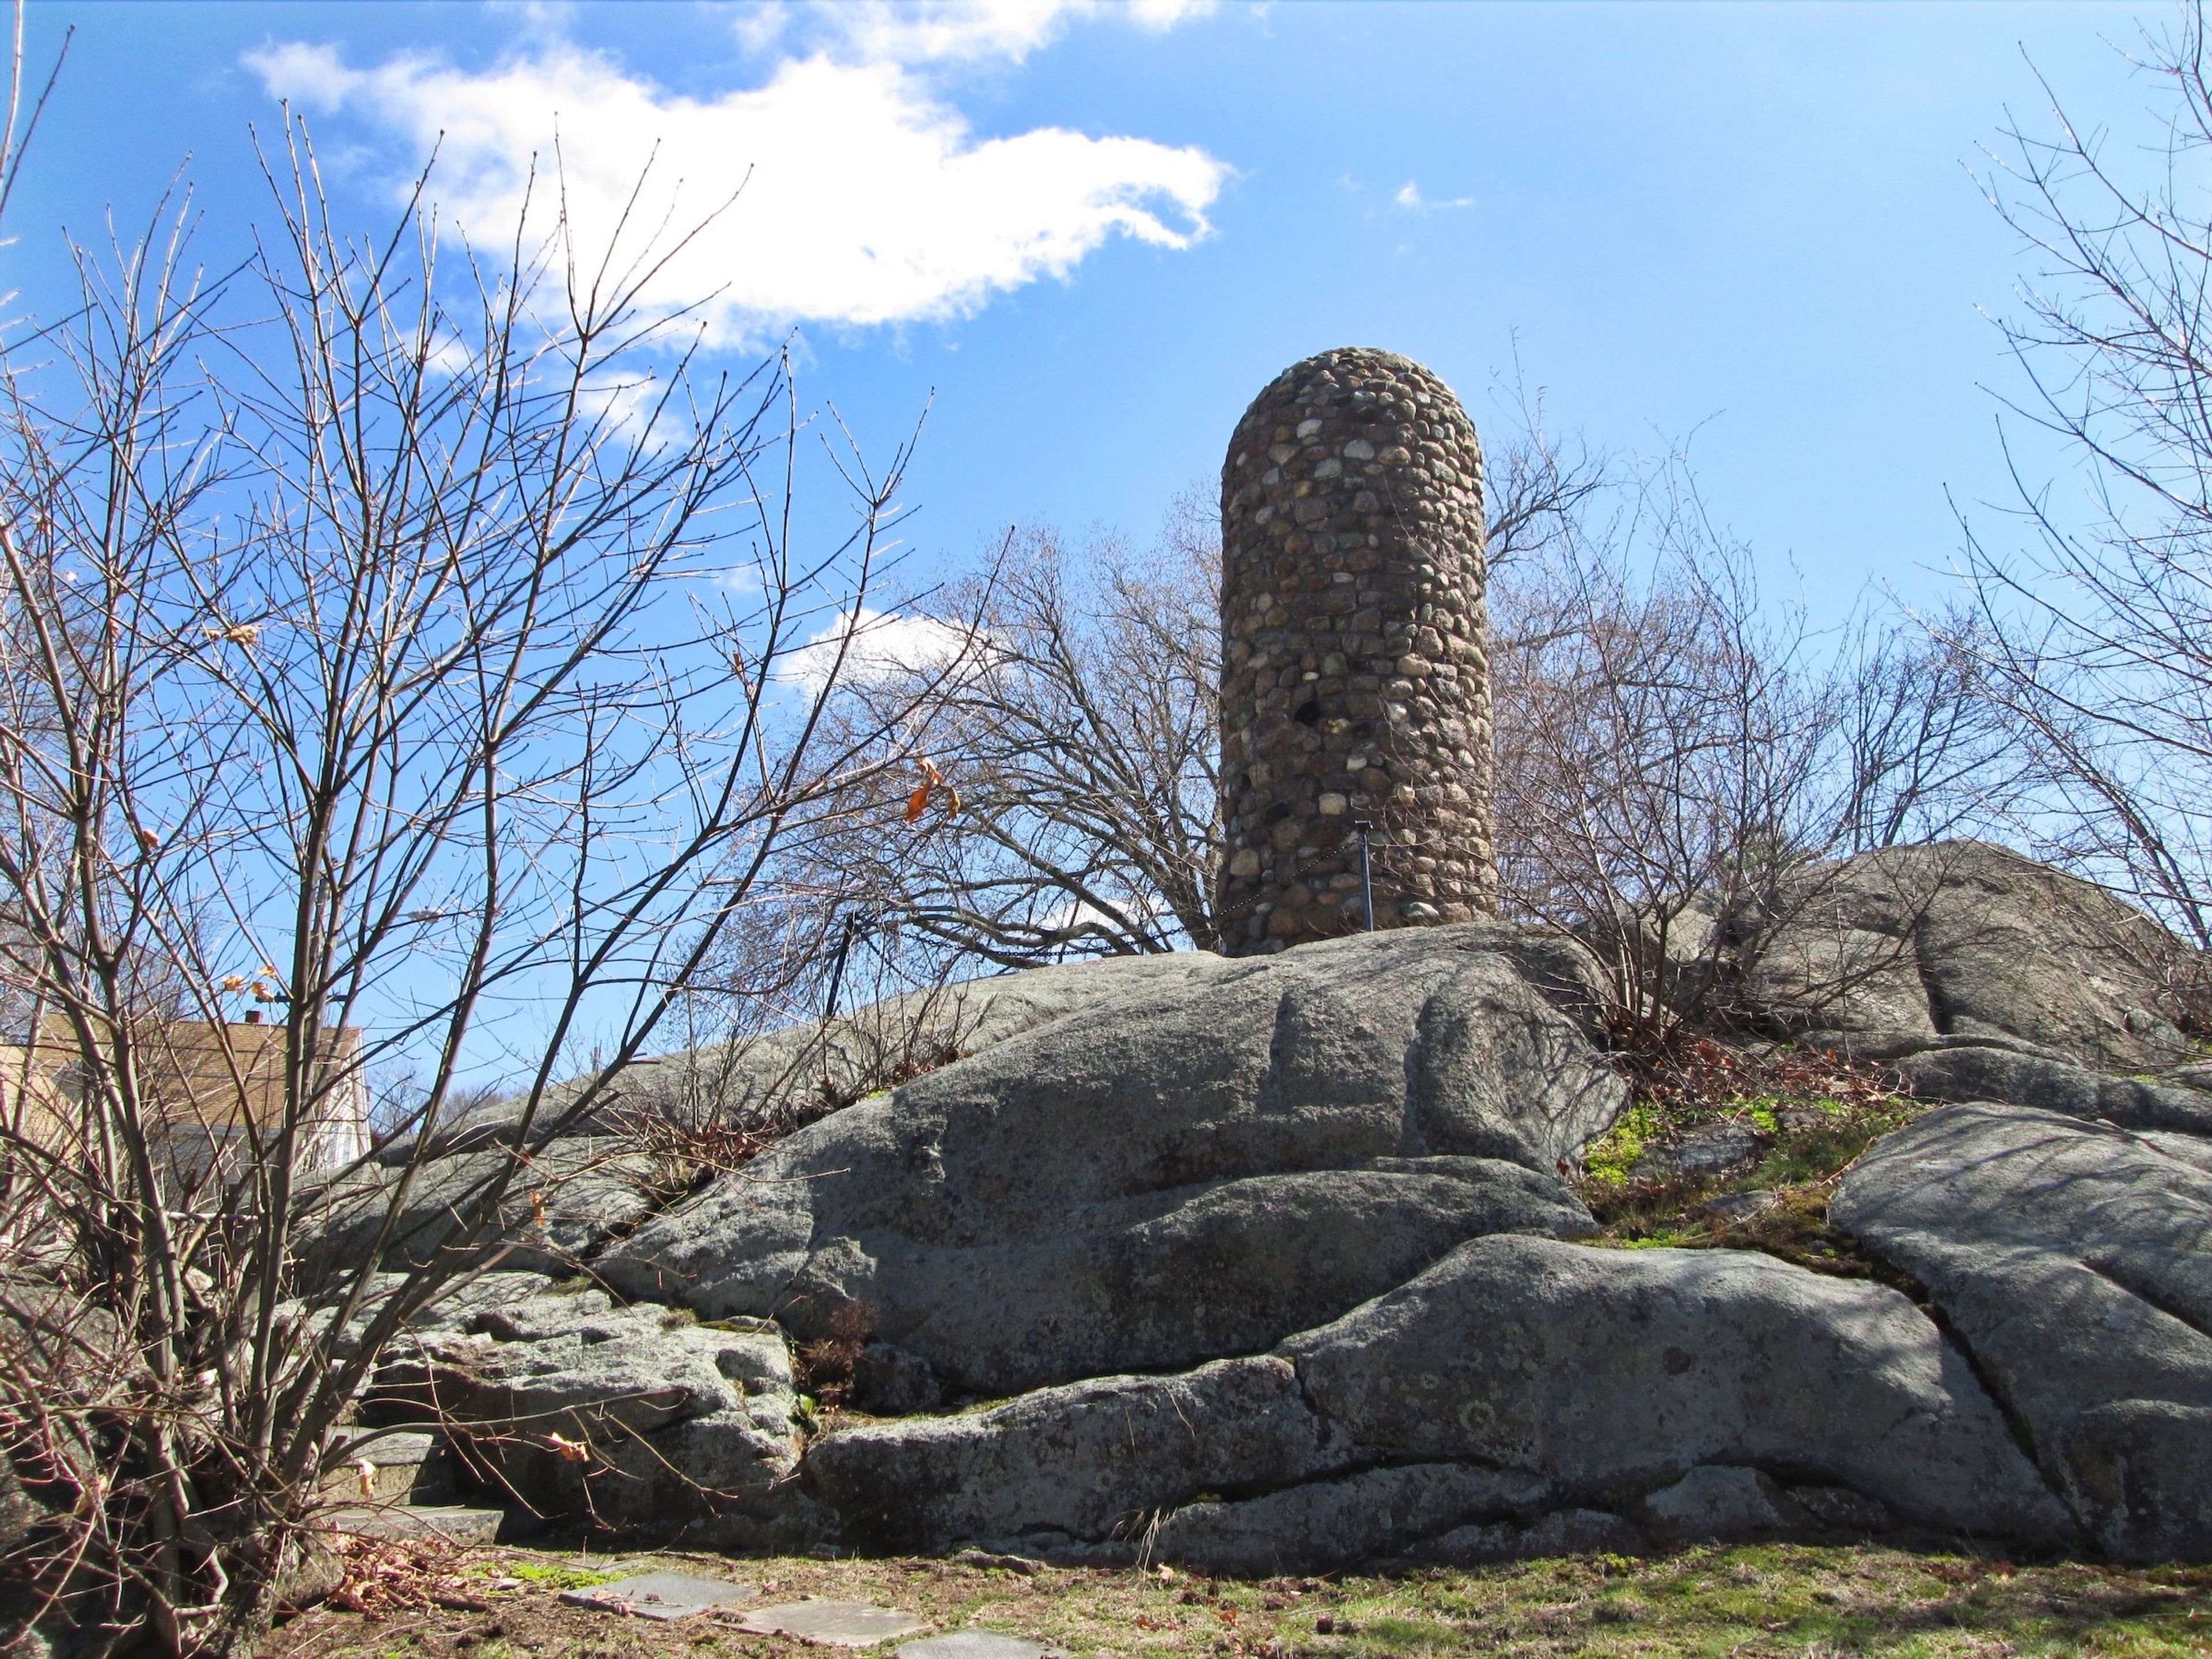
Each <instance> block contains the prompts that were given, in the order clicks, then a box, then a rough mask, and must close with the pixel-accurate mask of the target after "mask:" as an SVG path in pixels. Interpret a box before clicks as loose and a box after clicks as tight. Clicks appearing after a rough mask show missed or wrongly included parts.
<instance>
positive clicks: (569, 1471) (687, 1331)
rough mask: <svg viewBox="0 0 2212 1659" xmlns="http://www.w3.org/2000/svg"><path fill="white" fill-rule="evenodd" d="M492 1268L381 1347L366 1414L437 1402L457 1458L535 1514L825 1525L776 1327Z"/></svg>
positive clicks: (713, 1524)
mask: <svg viewBox="0 0 2212 1659" xmlns="http://www.w3.org/2000/svg"><path fill="white" fill-rule="evenodd" d="M487 1278H489V1279H492V1280H493V1281H494V1283H493V1284H492V1285H480V1286H478V1287H476V1288H475V1290H474V1291H473V1293H471V1294H467V1295H465V1296H464V1297H458V1298H455V1300H454V1301H453V1302H452V1303H449V1304H446V1305H444V1306H442V1307H441V1308H439V1309H438V1310H435V1312H434V1313H433V1314H432V1315H431V1316H429V1317H428V1319H427V1320H425V1321H424V1322H422V1323H421V1324H419V1325H418V1327H417V1328H416V1331H415V1332H414V1333H413V1334H411V1336H410V1339H408V1340H404V1341H403V1342H402V1343H401V1344H399V1345H398V1346H397V1347H396V1348H395V1349H394V1350H393V1351H392V1356H391V1358H388V1359H387V1360H386V1362H385V1364H383V1365H382V1366H381V1367H380V1370H379V1373H378V1376H377V1378H376V1384H375V1387H374V1390H373V1391H372V1394H371V1396H370V1400H369V1409H370V1411H371V1413H373V1414H381V1415H385V1416H393V1415H397V1416H399V1417H402V1418H404V1417H407V1416H411V1415H426V1416H435V1418H436V1419H438V1420H439V1421H440V1422H441V1424H442V1425H444V1428H445V1431H446V1433H447V1436H448V1437H449V1438H450V1439H451V1440H452V1441H453V1443H454V1444H455V1447H456V1449H457V1450H458V1451H459V1454H460V1456H461V1459H462V1462H463V1463H464V1464H465V1467H467V1468H469V1469H470V1470H471V1472H472V1473H473V1474H475V1475H476V1476H477V1478H478V1479H479V1480H482V1481H483V1482H484V1483H485V1484H486V1485H487V1486H489V1487H491V1488H492V1489H493V1491H494V1492H495V1494H497V1495H500V1496H501V1497H503V1498H507V1499H508V1500H510V1501H513V1502H515V1503H518V1504H521V1505H522V1506H524V1507H525V1508H526V1509H527V1510H530V1511H532V1512H533V1513H535V1514H537V1515H538V1516H546V1517H549V1518H552V1519H556V1520H562V1521H570V1522H578V1521H589V1522H594V1523H596V1524H599V1525H601V1526H605V1527H609V1528H617V1529H619V1530H623V1531H629V1532H650V1533H656V1534H661V1535H664V1536H666V1535H670V1534H681V1535H682V1536H683V1537H684V1539H685V1540H686V1541H690V1542H693V1543H697V1544H702V1545H722V1546H730V1547H793V1546H794V1545H798V1544H803V1543H805V1542H808V1541H811V1540H812V1539H813V1538H814V1537H816V1536H817V1535H818V1532H819V1529H820V1519H819V1517H818V1516H817V1514H816V1513H815V1511H814V1510H813V1506H812V1505H811V1504H810V1503H809V1502H807V1501H806V1500H805V1498H803V1497H802V1496H801V1495H800V1494H799V1492H798V1491H797V1489H796V1487H795V1486H794V1485H793V1480H792V1476H793V1472H794V1470H795V1469H796V1468H797V1466H798V1462H799V1454H800V1451H801V1448H802V1437H801V1434H800V1431H799V1423H798V1421H797V1416H796V1413H797V1410H798V1404H799V1401H798V1396H797V1392H796V1389H795V1388H794V1385H793V1377H792V1370H791V1362H790V1358H789V1356H788V1354H787V1350H786V1346H785V1343H784V1339H783V1334H782V1333H781V1331H780V1330H778V1329H777V1328H776V1327H775V1326H774V1325H773V1324H770V1323H769V1322H766V1321H738V1322H730V1323H728V1324H726V1325H724V1326H722V1327H720V1328H716V1327H709V1326H702V1325H699V1324H697V1323H695V1322H692V1321H691V1320H690V1317H689V1316H684V1315H678V1314H675V1313H673V1312H672V1311H671V1310H669V1309H666V1308H662V1307H654V1306H650V1305H643V1306H636V1307H617V1306H615V1305H613V1304H612V1303H611V1301H610V1299H609V1298H608V1297H607V1296H606V1294H605V1292H604V1291H597V1290H592V1289H568V1288H565V1287H561V1286H556V1285H555V1284H554V1282H553V1281H551V1280H550V1279H537V1278H536V1277H535V1276H534V1275H530V1274H523V1273H500V1274H495V1275H487ZM533 1280H534V1282H533Z"/></svg>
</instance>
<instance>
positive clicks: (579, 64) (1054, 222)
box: [247, 0, 1228, 345]
mask: <svg viewBox="0 0 2212 1659" xmlns="http://www.w3.org/2000/svg"><path fill="white" fill-rule="evenodd" d="M1149 4H1150V9H1149V10H1144V11H1142V12H1141V15H1142V16H1144V17H1146V18H1148V19H1150V20H1151V21H1152V22H1153V23H1155V24H1156V25H1157V26H1159V27H1164V26H1166V24H1168V23H1170V22H1172V21H1174V19H1175V18H1176V16H1180V15H1182V14H1183V13H1184V12H1186V11H1188V9H1190V8H1189V6H1188V0H1149ZM1090 9H1094V8H1093V7H1092V6H1091V3H1090V0H1072V3H1071V0H1062V3H1047V4H1042V5H1036V6H1023V5H1019V4H1015V3H1012V0H1006V3H999V0H993V3H987V4H980V5H970V6H960V7H954V6H925V7H921V8H919V9H891V8H889V7H862V8H857V9H853V10H851V11H850V12H849V14H848V11H847V9H844V8H836V9H833V13H832V16H833V20H834V24H835V27H834V31H833V32H834V33H836V36H837V39H836V41H835V42H833V43H829V44H823V45H820V46H817V47H815V48H814V49H811V50H810V51H808V52H806V53H805V55H800V56H791V57H785V58H780V59H778V60H777V61H776V62H775V65H774V67H773V69H772V70H771V72H770V73H769V76H768V78H767V80H766V82H765V83H764V84H762V85H760V86H757V87H753V88H744V89H740V90H735V91H731V92H726V93H723V94H720V95H718V96H714V97H709V98H692V97H686V96H683V95H681V94H675V93H672V92H669V91H667V90H665V88H661V87H659V86H658V85H656V84H655V83H653V82H651V81H650V80H647V79H646V78H644V77H642V76H639V75H636V74H634V73H632V72H630V71H629V70H627V69H625V68H624V67H623V66H622V65H621V64H618V63H617V61H615V60H614V59H612V58H609V57H607V56H605V55H604V54H601V53H598V52H588V51H585V50H583V49H581V48H579V47H577V46H574V45H571V44H568V43H565V42H562V41H555V42H552V43H550V44H544V45H540V46H536V47H533V48H532V49H530V50H528V51H526V52H520V53H518V54H516V55H514V56H512V57H510V58H507V59H506V60H505V61H503V62H501V63H500V64H497V65H495V67H492V68H490V69H488V70H483V71H480V72H479V71H470V70H461V69H458V68H455V67H453V65H451V64H446V63H443V62H441V61H438V60H435V59H433V58H424V57H420V56H402V57H398V58H392V59H390V60H388V61H386V62H385V63H383V64H379V65H376V66H374V67H369V68H360V67H356V66H354V65H352V64H349V63H347V62H346V60H345V59H344V58H343V57H342V56H341V54H340V53H339V52H338V51H337V49H335V48H333V47H331V46H317V45H310V44H307V43H304V42H292V43H289V44H285V45H281V46H274V47H271V48H269V49H267V50H265V51H262V52H255V53H253V54H251V55H250V56H249V57H248V58H247V63H248V64H249V66H250V67H251V68H252V69H253V70H256V71H258V73H259V75H260V76H261V78H262V80H263V81H264V83H265V84H266V85H267V87H268V88H269V89H270V92H272V93H274V94H278V95H280V96H283V97H286V98H289V99H291V100H294V101H295V102H296V103H299V104H301V105H303V106H308V107H311V108H315V109H319V110H339V109H342V110H344V111H347V112H350V113H352V114H355V115H356V116H359V117H361V118H363V119H365V120H368V121H369V122H371V123H374V124H376V125H380V126H381V127H383V128H384V129H386V131H387V132H389V133H390V134H392V136H394V137H398V138H399V139H400V140H402V141H403V142H404V143H406V144H407V145H408V146H409V148H410V149H411V150H412V151H413V152H414V153H415V154H416V155H427V154H428V152H429V150H430V149H431V147H432V146H433V145H434V144H435V145H436V146H437V147H438V150H439V162H438V169H437V172H436V173H435V177H434V183H435V189H436V193H437V195H438V197H439V207H440V211H441V217H442V218H443V220H444V221H445V222H447V223H451V224H457V225H458V226H459V228H462V229H463V230H465V232H466V233H467V234H469V236H470V237H471V239H472V240H475V241H476V242H477V244H478V245H479V246H497V245H499V244H501V243H502V242H504V241H506V240H507V239H508V238H510V237H511V236H512V235H513V230H514V227H515V224H516V221H517V218H518V216H520V214H521V213H522V211H523V208H524V204H525V201H526V191H527V190H528V189H529V187H530V181H531V173H532V165H533V160H534V161H535V165H536V167H537V170H538V185H537V195H536V197H535V206H534V207H533V209H532V211H533V215H537V214H541V213H542V214H544V215H548V216H550V212H551V210H552V204H553V202H554V199H555V191H553V189H552V188H551V185H550V176H551V174H552V173H553V170H554V167H555V165H556V160H555V158H556V142H557V144H558V163H557V165H558V167H559V173H560V181H561V186H562V191H563V192H564V193H565V200H566V209H567V212H568V216H569V222H570V226H571V228H572V233H573V236H574V241H575V244H576V246H578V247H579V248H580V250H583V251H584V252H585V253H586V256H587V257H590V258H596V257H597V255H598V253H599V251H600V250H602V249H604V248H605V247H606V246H608V245H609V243H610V241H611V239H612V237H613V236H614V234H615V231H616V228H617V224H618V223H619V222H621V220H622V217H623V213H624V211H625V210H626V209H628V208H629V206H630V204H631V202H632V199H633V193H634V192H635V189H636V186H637V183H638V180H639V179H640V177H641V175H647V177H648V183H647V189H646V191H645V192H644V195H643V197H642V198H641V201H640V202H639V204H638V205H639V209H640V210H638V211H633V212H632V213H631V215H630V225H631V227H632V228H631V230H630V232H629V239H630V241H631V244H632V246H630V248H629V252H631V253H633V254H634V253H635V252H636V251H637V249H636V246H635V244H636V242H637V240H639V236H640V233H639V231H638V230H637V227H638V226H640V225H644V226H653V227H658V226H660V225H662V224H663V223H664V222H665V223H666V224H668V225H669V226H671V227H672V228H688V227H690V225H693V224H695V223H696V222H699V221H700V220H702V219H703V218H705V217H707V216H708V215H709V214H712V213H714V210H717V209H719V208H722V205H723V204H725V203H732V198H734V201H733V203H732V205H731V206H729V207H728V208H726V210H723V211H721V212H720V216H718V217H716V218H714V220H713V222H711V223H709V224H708V226H707V227H706V228H705V229H704V230H703V232H702V234H699V235H698V236H697V237H696V239H695V240H692V241H691V242H690V244H689V245H688V246H686V247H685V248H684V250H683V252H680V253H679V254H678V255H677V256H676V257H675V258H673V259H672V260H671V262H670V264H668V266H667V268H666V269H665V270H663V271H662V272H661V273H660V275H659V277H658V278H657V279H656V280H657V282H658V283H659V287H658V289H656V294H655V297H656V299H657V300H658V301H659V303H661V304H664V305H666V306H670V307H677V306H694V307H698V308H699V312H698V314H699V315H700V317H701V319H702V322H703V323H704V325H706V327H707V330H708V340H709V343H713V344H718V345H732V344H739V343H748V342H753V341H757V340H758V339H759V338H760V337H762V336H763V334H764V333H766V332H767V331H769V330H772V329H775V328H776V327H779V326H781V325H787V324H791V323H800V322H829V323H836V324H843V325H876V324H884V323H899V322H905V321H910V320H918V319H939V318H946V317H955V316H960V315H964V314H967V313H972V312H973V311H975V309H977V308H978V307H981V306H982V305H983V304H984V303H986V302H987V301H988V300H990V299H991V297H992V296H993V295H998V294H1002V293H1006V292H1008V291H1010V290H1012V289H1018V288H1020V287H1022V286H1024V284H1026V283H1032V282H1035V281H1036V280H1038V279H1039V278H1041V277H1046V276H1053V277H1060V278H1065V277H1066V276H1070V275H1071V274H1072V273H1073V271H1074V270H1075V268H1076V267H1077V266H1078V265H1079V264H1080V263H1081V262H1082V261H1083V259H1084V258H1086V257H1087V256H1088V255H1090V254H1091V253H1092V252H1095V251H1096V250H1097V248H1098V247H1100V246H1102V245H1103V244H1104V243H1105V242H1106V241H1108V240H1109V239H1111V238H1114V237H1116V236H1127V237H1129V238H1132V239H1133V240H1138V241H1140V242H1145V243H1149V244H1151V245H1152V246H1157V247H1164V248H1182V247H1187V246H1189V245H1190V244H1191V243H1192V242H1194V241H1195V240H1198V239H1200V238H1201V237H1203V236H1205V235H1206V234H1209V231H1210V229H1211V227H1210V226H1209V224H1208V223H1207V220H1206V210H1207V209H1208V208H1210V207H1211V206H1212V204H1213V202H1214V201H1215V199H1216V198H1217V197H1218V195H1219V193H1220V191H1221V187H1222V185H1223V182H1224V180H1225V178H1226V176H1227V173H1228V169H1227V167H1225V166H1224V164H1223V163H1221V162H1220V161H1217V160H1215V159H1214V158H1213V157H1212V156H1211V155H1207V154H1206V152H1205V151H1204V150H1202V149H1197V148H1194V147H1182V148H1178V147H1175V146H1171V145H1167V144H1162V143H1154V142H1152V140H1149V139H1145V138H1137V137H1090V136H1087V135H1085V134H1083V133H1079V132H1073V131H1068V130H1066V129H1065V128H1061V127H1040V128H1036V129H1034V130H1032V131H1028V132H1023V133H1018V134H1014V135H1012V136H1009V137H997V138H984V137H977V136H976V135H975V132H974V131H973V130H972V129H971V128H970V127H969V124H968V122H967V121H966V119H965V118H963V116H962V115H961V114H960V112H958V111H957V109H955V108H954V107H952V106H951V105H950V104H949V103H947V102H945V101H944V100H943V99H942V98H940V97H939V96H938V95H937V94H933V92H932V91H930V90H929V89H928V88H926V87H925V86H924V84H923V83H922V81H921V78H920V73H919V70H917V68H916V67H915V66H916V65H918V64H926V63H928V62H933V61H938V60H943V59H947V58H962V57H966V58H975V57H979V56H987V55H990V56H997V57H1000V58H1020V57H1021V56H1022V55H1023V54H1024V53H1025V52H1028V51H1030V50H1031V49H1032V48H1034V47H1035V46H1038V45H1041V44H1042V43H1043V41H1044V40H1047V39H1048V38H1049V37H1050V35H1051V34H1052V33H1054V31H1055V30H1056V29H1057V27H1059V25H1060V21H1061V20H1062V19H1063V18H1064V17H1066V16H1071V15H1080V14H1082V13H1083V12H1085V11H1087V10H1090ZM807 15H809V16H811V15H812V13H811V11H810V12H809V13H808V14H807ZM763 27H766V26H765V25H763ZM817 32H818V31H817ZM648 168H649V169H650V172H649V174H648ZM671 206H672V209H673V211H672V214H671V213H670V211H669V210H670V209H671Z"/></svg>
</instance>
